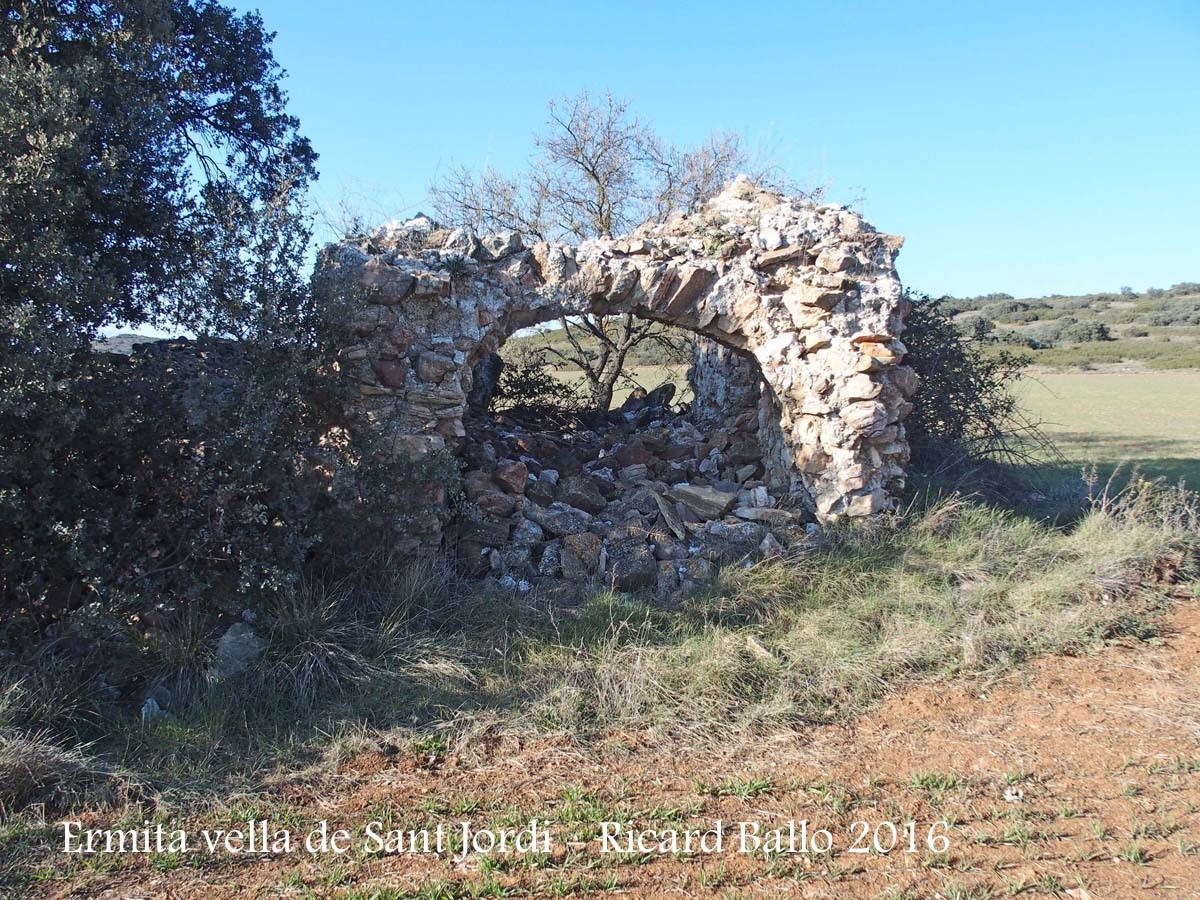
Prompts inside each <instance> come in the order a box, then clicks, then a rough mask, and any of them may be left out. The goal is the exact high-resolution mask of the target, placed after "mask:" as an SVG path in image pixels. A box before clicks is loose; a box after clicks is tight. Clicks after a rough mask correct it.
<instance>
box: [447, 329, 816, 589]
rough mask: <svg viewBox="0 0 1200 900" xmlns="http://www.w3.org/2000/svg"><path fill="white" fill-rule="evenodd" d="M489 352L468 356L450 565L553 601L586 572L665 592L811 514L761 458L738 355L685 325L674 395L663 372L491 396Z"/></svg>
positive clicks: (752, 382) (494, 364) (758, 553)
mask: <svg viewBox="0 0 1200 900" xmlns="http://www.w3.org/2000/svg"><path fill="white" fill-rule="evenodd" d="M503 365H504V363H503V361H502V357H501V355H500V354H497V353H492V354H489V355H488V356H487V357H484V358H483V359H481V360H480V361H479V362H478V363H477V364H476V365H475V367H474V370H473V378H472V391H471V395H470V398H469V399H470V402H469V403H468V414H467V415H466V416H465V417H464V430H465V435H464V446H463V451H462V455H461V459H462V466H463V485H464V490H465V494H466V500H467V501H468V504H469V506H468V510H469V512H468V515H467V516H465V517H462V518H460V520H459V521H457V522H456V523H454V524H453V526H452V527H451V528H450V529H448V538H449V544H450V545H451V546H452V548H453V552H454V556H455V561H456V565H457V567H458V568H459V570H460V571H461V572H462V573H463V574H465V575H467V576H469V577H475V578H484V577H492V578H495V579H497V581H498V582H499V583H500V584H501V585H502V586H504V587H506V588H509V589H515V590H518V591H528V590H531V589H534V588H535V587H536V588H537V589H538V590H539V591H540V592H541V593H542V594H544V595H549V596H551V597H553V598H556V599H557V600H558V601H559V602H567V603H568V604H569V602H570V601H572V600H578V599H579V598H580V587H581V586H583V585H595V584H599V585H603V586H606V587H610V588H612V589H614V590H616V591H647V592H649V593H650V594H652V595H653V596H654V597H656V598H657V599H658V600H659V601H661V602H664V603H668V604H669V603H671V602H672V601H674V600H676V599H678V598H679V597H682V596H684V595H686V594H687V593H689V592H690V591H691V590H692V589H693V588H694V587H695V586H696V585H698V584H701V583H703V582H705V581H707V580H709V579H710V578H711V577H712V576H713V574H714V572H715V569H716V567H717V566H719V565H721V564H725V563H729V562H733V561H735V560H739V559H748V558H760V557H762V556H772V555H782V554H783V553H785V552H786V547H787V546H788V544H795V543H796V542H797V541H798V540H801V539H803V538H804V536H805V535H806V534H807V533H806V532H805V531H804V526H805V525H806V524H807V523H810V522H811V521H812V516H811V514H810V513H809V511H808V510H806V509H805V508H804V506H803V505H802V504H798V503H796V502H795V500H796V498H795V497H793V496H789V488H790V483H789V480H788V479H787V477H786V473H785V470H784V469H783V467H781V466H775V469H774V473H773V475H774V477H772V473H771V472H770V471H769V470H768V465H767V463H766V460H765V459H764V447H770V446H771V445H772V441H770V440H766V441H764V440H762V439H761V438H760V434H766V433H769V431H770V428H769V423H770V422H771V421H772V415H771V410H770V402H769V398H767V397H765V396H764V391H765V390H766V386H765V385H764V384H763V382H762V374H761V371H760V369H759V367H758V363H757V361H756V360H755V359H754V357H753V356H752V355H750V354H748V353H745V352H744V351H738V350H735V349H732V348H729V347H725V346H723V345H721V344H718V343H716V342H715V341H712V340H710V339H707V338H703V337H696V338H695V341H694V342H693V344H692V349H691V364H690V366H689V367H688V369H687V390H686V391H681V392H680V393H681V394H683V397H682V398H681V400H680V401H679V402H677V401H676V399H675V394H676V391H675V387H674V385H673V384H672V383H671V382H666V383H664V384H662V385H661V386H659V387H657V388H654V389H651V390H649V391H642V392H640V393H639V392H634V393H632V394H630V396H629V397H628V398H627V399H625V400H624V402H622V403H620V404H619V405H618V404H614V407H613V408H612V409H611V410H609V411H608V412H596V411H579V412H578V413H573V414H571V413H563V412H562V411H551V412H549V413H547V411H545V410H541V409H537V408H531V407H528V406H524V405H512V404H509V403H505V402H504V401H505V399H506V398H504V397H502V396H500V397H498V396H496V390H497V387H498V383H503V379H502V378H501V377H500V373H501V371H502V370H503ZM489 398H490V399H491V400H492V401H493V402H491V403H489V402H488V400H489ZM764 401H766V402H764ZM764 423H766V424H764ZM774 444H775V446H778V441H775V442H774Z"/></svg>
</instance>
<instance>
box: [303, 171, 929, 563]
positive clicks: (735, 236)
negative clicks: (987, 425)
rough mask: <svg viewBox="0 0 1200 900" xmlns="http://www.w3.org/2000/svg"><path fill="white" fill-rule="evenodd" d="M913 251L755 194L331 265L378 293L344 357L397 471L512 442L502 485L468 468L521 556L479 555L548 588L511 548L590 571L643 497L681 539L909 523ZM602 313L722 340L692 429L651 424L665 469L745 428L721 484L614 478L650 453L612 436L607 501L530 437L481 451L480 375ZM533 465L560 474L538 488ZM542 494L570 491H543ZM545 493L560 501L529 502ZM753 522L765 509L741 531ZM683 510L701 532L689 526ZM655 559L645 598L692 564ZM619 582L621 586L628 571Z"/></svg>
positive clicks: (457, 233) (455, 236)
mask: <svg viewBox="0 0 1200 900" xmlns="http://www.w3.org/2000/svg"><path fill="white" fill-rule="evenodd" d="M901 243H902V239H900V238H898V237H894V236H891V235H886V234H881V233H879V232H876V231H875V230H874V229H873V228H872V227H871V226H870V225H868V224H867V223H866V222H864V221H863V219H862V218H861V217H860V216H859V215H858V214H856V213H854V212H851V211H849V210H846V209H844V208H841V207H836V206H818V205H815V204H813V203H810V202H808V201H805V200H799V199H794V198H789V197H785V196H781V195H779V194H776V193H773V192H770V191H767V190H764V189H762V188H759V187H757V186H755V185H754V184H752V183H751V182H750V181H748V180H746V179H745V178H739V179H737V180H735V181H734V182H732V183H731V184H730V185H729V186H728V187H727V188H726V189H725V191H724V192H722V193H721V194H720V195H718V196H717V197H715V198H714V199H713V200H711V201H710V202H709V203H707V204H706V205H705V207H704V208H703V209H702V210H701V211H700V212H698V213H695V214H691V215H683V214H676V215H674V216H672V217H671V218H670V219H668V220H667V221H666V222H663V223H657V224H647V225H644V226H641V227H639V228H637V229H636V230H635V231H634V232H632V233H631V234H630V235H628V236H625V237H620V238H605V239H599V240H591V241H585V242H583V243H581V244H579V245H578V246H569V245H565V244H558V243H538V244H534V245H533V246H525V245H524V244H523V243H522V241H521V239H520V238H519V236H517V235H515V234H499V235H488V236H477V235H475V234H474V233H472V232H470V231H468V230H463V229H456V230H446V229H440V228H438V227H437V226H436V225H435V224H434V223H433V222H431V221H429V220H428V219H425V218H424V217H419V218H417V219H414V220H410V221H408V222H405V223H402V224H399V225H392V226H385V227H384V228H382V229H379V230H377V231H376V232H374V233H373V234H371V235H370V236H369V237H367V238H363V239H358V240H350V241H345V242H342V243H340V244H337V245H333V246H331V247H329V248H327V249H326V250H325V252H324V253H323V254H322V259H321V269H322V272H323V273H326V274H332V275H335V276H340V277H343V278H345V279H347V280H348V282H349V283H351V284H353V285H356V286H357V288H358V289H360V291H361V296H362V300H363V302H362V305H361V311H360V313H359V315H358V316H357V318H356V320H355V321H354V323H353V328H354V333H355V335H356V336H357V339H358V343H356V344H354V345H353V346H351V347H348V348H346V350H345V352H344V353H343V360H342V362H343V366H344V367H345V370H346V371H347V373H348V374H349V375H350V376H351V377H353V378H354V379H356V381H357V384H358V388H359V393H360V395H361V408H362V412H363V414H364V416H365V418H366V420H367V421H369V422H370V423H371V425H372V427H374V428H377V429H379V430H380V432H381V433H382V434H383V435H385V436H386V438H387V442H388V446H389V447H390V448H391V450H392V451H393V452H395V453H396V454H397V456H398V457H403V458H406V459H410V460H411V459H420V458H423V457H426V456H428V455H429V454H431V453H434V452H437V451H445V452H448V453H450V454H453V455H456V456H460V457H461V456H463V455H464V453H467V451H468V444H475V445H479V443H480V441H483V442H485V443H486V442H488V441H492V443H493V448H494V446H495V441H496V440H500V442H501V443H502V444H505V446H508V445H511V447H509V449H510V451H511V452H510V453H509V454H508V456H509V457H511V458H493V459H485V460H483V465H484V469H485V470H484V471H483V474H484V475H486V478H483V477H482V476H477V475H475V474H473V471H472V470H473V469H478V465H477V463H479V460H475V461H474V462H472V461H471V460H470V459H468V460H467V462H466V467H467V469H468V472H467V477H468V482H467V491H468V494H469V495H473V498H472V499H473V500H474V501H478V500H479V499H480V498H483V503H484V504H485V505H489V506H490V509H489V511H487V515H488V516H489V517H490V518H491V519H492V520H496V521H501V520H502V521H505V522H506V523H507V527H508V531H507V534H506V535H504V536H503V537H504V541H502V540H501V535H499V534H498V533H495V534H492V535H490V536H488V537H487V538H486V541H487V542H490V543H487V542H485V541H483V540H475V541H474V543H473V544H472V547H471V550H472V552H473V551H475V550H479V554H478V555H479V556H480V557H481V558H483V557H489V563H488V564H489V565H490V566H492V567H493V570H494V571H502V572H506V573H508V572H513V571H515V572H522V571H530V572H535V573H536V566H534V564H533V563H532V562H529V563H525V562H523V560H524V556H523V554H522V553H521V551H520V550H519V549H517V550H515V551H514V550H513V548H514V547H516V548H520V547H521V546H530V545H532V544H537V543H541V544H545V543H547V542H548V541H549V542H554V546H553V550H552V552H550V556H551V557H552V560H551V562H552V563H553V564H554V565H555V566H557V571H559V572H567V571H568V570H570V573H571V574H578V573H580V572H582V573H583V574H589V573H593V572H594V571H595V570H596V567H597V566H600V565H601V560H600V555H601V553H602V552H607V550H608V549H609V548H610V547H611V546H614V544H613V542H611V541H607V539H606V542H604V543H602V544H601V545H599V546H598V547H597V546H593V544H595V543H596V541H593V540H592V537H596V535H594V534H593V533H592V531H591V530H589V527H588V523H587V522H585V521H584V518H583V517H588V518H590V517H592V516H595V515H597V514H598V513H602V512H603V511H604V510H605V509H606V508H607V507H608V505H609V504H610V503H612V502H613V500H614V496H615V495H616V494H618V493H622V494H632V493H636V492H637V490H639V489H640V488H641V487H643V486H645V485H649V486H650V489H649V495H648V496H646V497H640V498H639V503H640V504H641V505H642V506H643V507H644V508H645V513H644V515H643V519H644V520H645V522H644V524H646V527H647V528H650V529H651V530H653V529H655V528H657V529H658V530H659V531H664V530H665V531H668V532H669V531H671V530H672V529H673V528H674V527H675V526H678V527H679V528H680V529H684V530H685V533H684V536H683V537H676V538H674V540H676V541H680V542H685V541H684V538H685V537H686V536H687V535H686V529H685V526H688V525H691V526H693V528H692V530H693V531H694V530H695V527H694V526H695V524H696V523H703V522H705V521H707V522H708V523H709V524H713V523H714V522H718V523H719V522H720V521H722V520H727V521H725V524H726V525H729V526H730V527H734V525H735V524H736V522H741V523H743V524H745V523H750V524H754V525H759V526H762V525H763V523H767V524H768V525H769V524H771V523H772V522H776V523H781V522H784V521H785V520H789V521H790V520H791V519H792V518H795V517H805V518H807V520H808V521H811V520H812V519H816V520H819V521H832V520H835V519H837V518H840V517H861V516H868V515H871V514H874V513H878V512H880V511H883V510H887V509H889V508H891V507H892V506H893V504H894V496H895V493H896V491H898V490H899V489H901V488H902V487H903V483H904V467H905V464H906V463H907V460H908V444H907V441H906V439H905V433H904V425H903V419H904V417H905V415H906V414H907V413H908V411H909V410H910V408H911V405H910V403H909V397H910V396H911V395H912V393H913V391H914V390H915V389H916V387H917V377H916V375H915V373H914V372H913V370H912V369H911V368H909V367H907V366H905V365H903V362H902V361H903V358H904V354H905V347H904V344H903V342H902V340H901V333H902V331H903V329H904V321H905V316H906V313H907V307H906V301H905V300H904V299H903V297H902V292H901V286H900V282H899V279H898V277H897V275H896V271H895V266H894V260H895V257H896V253H897V251H898V250H899V248H900V245H901ZM585 311H590V312H593V313H622V312H629V311H631V312H634V313H636V314H637V315H638V316H641V317H644V318H647V319H652V320H656V321H660V322H665V323H668V324H671V325H676V326H680V327H683V328H686V329H689V330H691V331H693V332H695V333H696V334H697V335H699V336H700V337H701V338H702V340H699V341H698V342H697V350H696V354H695V358H694V366H693V371H692V373H691V375H690V376H689V378H690V380H691V383H692V385H693V387H694V389H695V392H696V402H695V408H694V411H693V416H692V418H691V420H690V421H689V422H687V423H681V422H671V421H669V417H665V416H664V417H660V418H658V419H654V418H653V417H651V419H650V420H648V421H647V422H646V425H653V426H654V427H656V428H658V429H659V432H657V433H658V435H659V437H660V438H661V441H660V442H659V444H656V446H658V448H659V451H665V452H668V453H675V452H678V451H676V450H671V449H669V448H671V447H675V446H676V445H678V444H680V443H683V444H685V445H686V446H688V447H691V448H695V447H699V446H701V445H702V444H704V440H705V428H713V427H718V423H719V422H720V421H721V420H722V416H725V418H726V420H727V421H726V425H729V424H730V423H731V422H734V421H739V422H740V423H741V425H740V426H739V427H741V429H742V433H741V434H740V435H739V434H733V435H732V436H730V435H729V434H728V433H726V432H723V433H725V439H726V444H727V446H726V447H725V449H719V448H714V447H711V446H708V445H705V452H707V453H713V452H715V453H716V454H718V455H719V456H721V458H722V462H721V463H714V465H713V466H710V467H709V469H710V470H709V472H708V473H707V477H705V473H704V472H703V469H702V468H701V470H700V472H699V473H698V477H700V478H702V479H704V480H705V481H706V482H707V483H698V484H697V483H691V482H688V481H684V480H683V479H682V476H684V475H688V474H689V473H688V472H686V471H684V470H683V469H681V468H680V467H679V466H678V465H677V461H676V460H666V461H664V460H661V459H656V460H654V461H650V460H632V457H630V456H629V455H628V454H627V458H626V459H625V461H624V462H623V463H622V464H621V465H618V466H616V467H615V468H614V467H613V465H611V464H609V465H603V466H598V467H597V463H598V462H600V461H602V460H604V459H606V458H609V457H612V458H615V457H614V454H616V453H619V452H620V449H621V446H622V441H627V440H628V439H629V438H630V437H631V436H632V432H630V431H628V430H627V431H625V432H620V429H618V433H615V434H612V433H610V434H607V435H606V434H603V433H601V432H603V429H601V430H600V431H598V432H597V433H596V434H595V435H593V437H594V438H595V440H593V441H592V442H591V443H590V444H588V453H591V452H592V451H593V450H594V451H595V456H594V457H593V458H592V459H590V460H583V461H582V462H581V465H591V466H592V467H593V468H592V470H591V471H585V470H583V469H581V470H580V472H579V473H578V475H577V476H576V477H581V476H585V475H586V476H588V477H589V478H590V477H591V476H592V475H593V474H594V473H595V471H596V469H597V468H603V469H604V474H603V475H602V476H600V477H601V479H602V480H603V479H608V478H611V479H612V482H611V483H612V485H613V488H612V489H611V490H608V491H607V495H606V493H605V492H603V491H595V490H593V488H595V485H591V486H590V487H589V485H588V484H583V483H576V484H574V485H572V486H570V487H569V488H568V489H566V490H565V491H564V485H563V482H562V480H561V479H563V478H565V477H566V476H563V475H562V473H560V472H556V471H555V470H554V467H553V466H551V465H549V464H544V460H543V461H537V460H535V459H534V458H533V457H532V456H531V455H530V454H529V453H527V452H525V451H524V450H522V449H521V448H520V447H519V446H517V445H518V444H519V443H520V441H521V440H523V439H524V438H523V437H521V436H520V435H516V436H515V438H514V436H513V435H512V434H510V435H509V436H508V437H504V436H502V435H500V436H498V435H496V434H489V435H475V436H473V437H472V439H471V440H470V441H469V440H468V428H469V427H471V426H472V419H473V417H472V415H471V413H470V405H469V404H468V395H469V394H470V393H471V390H472V387H473V383H474V379H475V372H476V370H477V367H478V366H480V364H481V363H484V364H485V367H486V365H487V364H488V363H487V362H486V361H488V360H489V359H490V357H491V355H492V354H493V353H494V352H495V351H496V350H497V349H498V348H499V347H500V346H501V344H503V342H504V341H505V340H506V339H507V338H508V337H509V336H510V335H512V334H513V333H514V332H516V331H518V330H519V329H522V328H525V327H528V326H532V325H536V324H539V323H541V322H545V321H549V320H551V319H554V318H557V317H558V316H559V315H561V314H564V313H565V314H567V315H570V314H572V313H581V312H585ZM476 393H477V394H478V393H479V392H478V391H477V392H476ZM638 416H641V417H642V418H643V419H645V417H646V413H645V412H644V411H642V410H631V411H629V415H628V416H626V421H627V422H633V421H634V420H635V419H636V418H637V417H638ZM739 417H740V418H739ZM685 425H686V428H685ZM488 427H492V426H488ZM687 429H691V431H688V430H687ZM747 435H749V438H748V439H749V440H750V441H751V442H752V444H751V446H752V447H757V453H756V454H752V455H755V456H757V458H756V459H754V460H753V462H754V463H755V467H753V469H754V470H753V472H751V468H748V467H749V466H750V460H747V457H746V441H745V440H741V438H743V437H746V436H747ZM710 436H711V435H710ZM729 441H733V442H734V443H738V444H740V446H739V456H738V458H739V459H741V460H744V461H743V462H741V463H738V464H736V465H735V464H733V463H732V462H731V461H729V460H727V459H726V458H725V456H727V454H726V453H725V450H727V449H728V443H729ZM506 442H507V443H506ZM534 443H536V441H535V442H534ZM585 443H587V442H586V441H585ZM584 455H585V456H586V455H587V454H584ZM633 455H634V456H637V454H633ZM501 456H502V457H503V456H504V454H502V455H501ZM523 457H524V458H525V459H528V460H529V462H523V461H522V458H523ZM696 462H697V463H698V464H699V463H702V462H703V461H702V460H697V461H696ZM500 463H504V464H505V465H504V466H503V467H502V468H501V467H500ZM530 463H533V468H538V469H540V470H542V471H541V472H533V471H531V470H530V468H531V466H530ZM658 463H665V464H664V465H658ZM639 466H641V468H640V469H639V468H638V467H639ZM672 466H675V468H674V469H672ZM489 467H490V468H489ZM714 467H715V468H714ZM627 469H631V470H632V471H630V472H626V470H627ZM545 470H550V471H551V472H553V473H554V474H552V475H549V476H546V475H545ZM739 470H740V471H741V472H742V473H743V474H744V475H746V476H747V477H745V478H744V479H743V480H742V481H734V482H730V481H729V480H728V479H726V478H725V476H727V475H729V476H732V477H734V478H736V477H737V473H738V471H739ZM693 474H696V473H693ZM543 476H544V477H546V478H549V479H555V480H554V481H553V483H544V482H543ZM672 477H679V478H680V480H679V481H678V482H674V483H672V481H671V480H670V479H671V478H672ZM472 479H473V482H474V483H472ZM485 481H486V484H485V483H484V482H485ZM530 489H532V490H533V491H534V493H535V494H537V493H539V492H540V495H541V499H542V501H543V502H536V501H535V500H531V499H530V497H529V496H528V495H527V494H528V491H529V490H530ZM568 493H569V496H566V494H568ZM747 497H749V498H750V502H749V503H747V502H745V501H746V500H747ZM655 498H657V499H655ZM426 500H427V502H428V503H429V504H430V505H431V507H436V506H437V505H438V504H439V503H440V502H441V501H440V499H439V498H438V495H437V494H436V492H432V493H430V494H428V495H427V496H426ZM738 509H742V510H759V512H749V513H747V512H743V517H738V516H734V515H733V513H734V512H735V511H736V510H738ZM589 510H594V511H589ZM681 510H682V511H686V514H687V515H688V517H689V518H690V519H692V520H693V521H692V522H690V523H689V522H681V521H679V513H680V511H681ZM405 512H407V513H408V514H409V519H408V521H407V524H406V526H405V527H406V528H407V529H408V531H409V533H410V534H411V535H413V536H415V538H414V539H420V540H424V541H426V542H428V541H437V540H439V539H440V538H441V536H442V535H441V533H440V528H441V519H440V518H439V517H438V515H437V513H438V510H437V509H435V508H431V509H420V510H418V509H410V510H406V511H405ZM764 527H765V526H764ZM589 535H590V536H589ZM758 536H760V532H758V531H756V532H755V535H753V536H751V535H749V534H747V537H758ZM761 536H762V538H763V541H765V540H766V537H767V535H766V533H765V532H764V533H762V534H761ZM772 540H774V538H772ZM618 543H619V542H618ZM642 543H646V540H645V538H643V539H642ZM768 543H769V542H768ZM502 544H503V546H501V545H502ZM652 546H653V547H656V546H657V545H652ZM489 548H490V549H494V550H496V551H497V552H498V553H502V554H503V553H509V554H510V556H512V555H514V554H515V557H514V558H515V559H516V561H517V565H515V566H512V565H508V564H507V563H505V562H503V561H501V562H500V563H499V564H493V563H492V562H491V561H490V554H489ZM547 552H548V551H546V550H545V548H543V550H542V552H541V553H540V554H538V556H539V557H540V559H545V557H546V553H547ZM655 552H658V551H654V552H651V553H650V554H649V556H648V557H647V555H646V554H645V553H643V552H642V551H641V550H638V551H636V552H634V551H630V553H632V554H633V557H634V558H631V559H629V560H626V561H625V562H624V563H623V565H624V566H625V568H626V569H630V568H631V569H632V570H634V571H637V572H641V573H642V575H641V576H637V577H634V578H632V581H633V582H637V581H638V578H639V577H643V576H644V577H645V578H647V579H648V578H650V570H651V568H654V567H657V566H658V564H660V563H663V562H671V560H670V559H666V560H664V559H662V558H661V555H662V553H666V554H667V555H668V556H670V555H671V554H672V553H675V552H676V551H675V550H670V549H668V550H666V551H662V553H659V557H660V558H656V556H655ZM684 555H685V556H686V555H687V554H686V553H685V554H684ZM538 565H541V563H540V562H539V563H538ZM605 565H607V566H609V567H610V569H611V566H612V562H611V560H605ZM606 571H607V570H606ZM514 577H515V576H514ZM568 577H569V576H568Z"/></svg>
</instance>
